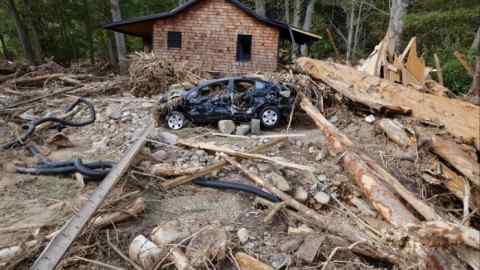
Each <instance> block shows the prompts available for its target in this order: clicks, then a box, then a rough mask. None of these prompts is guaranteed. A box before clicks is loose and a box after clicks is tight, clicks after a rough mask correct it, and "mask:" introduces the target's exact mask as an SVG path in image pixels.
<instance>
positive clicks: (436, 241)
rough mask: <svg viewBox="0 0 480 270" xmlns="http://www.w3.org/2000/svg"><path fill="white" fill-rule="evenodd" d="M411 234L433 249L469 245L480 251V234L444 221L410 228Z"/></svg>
mask: <svg viewBox="0 0 480 270" xmlns="http://www.w3.org/2000/svg"><path fill="white" fill-rule="evenodd" d="M408 229H409V231H410V232H414V233H415V234H416V235H417V236H418V237H420V238H421V239H422V242H427V243H428V245H429V246H433V247H448V246H451V245H467V246H469V247H472V248H475V249H480V232H479V231H477V230H475V229H473V228H471V227H467V226H462V225H458V224H453V223H447V222H442V221H432V222H426V223H422V224H420V225H412V226H408Z"/></svg>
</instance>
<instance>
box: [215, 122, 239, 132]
mask: <svg viewBox="0 0 480 270" xmlns="http://www.w3.org/2000/svg"><path fill="white" fill-rule="evenodd" d="M218 129H219V130H220V132H221V133H223V134H232V133H233V132H234V131H235V122H233V121H232V120H221V121H218Z"/></svg>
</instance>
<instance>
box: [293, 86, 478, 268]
mask: <svg viewBox="0 0 480 270" xmlns="http://www.w3.org/2000/svg"><path fill="white" fill-rule="evenodd" d="M300 106H301V107H302V109H303V110H304V111H305V112H306V113H307V114H308V115H309V116H310V117H311V118H312V119H313V120H314V122H315V123H316V124H317V126H318V128H319V129H320V130H321V131H322V132H323V133H324V135H325V136H326V137H327V142H328V143H329V146H330V148H332V149H333V152H337V153H343V154H342V158H341V159H340V162H341V163H342V165H343V167H344V169H345V170H346V171H348V172H349V173H350V174H351V175H352V177H353V178H354V179H355V181H356V183H357V185H358V186H359V187H360V188H361V189H362V191H363V192H364V194H365V196H366V197H367V198H368V199H369V201H370V202H371V204H372V205H373V206H374V208H375V209H377V211H378V212H379V213H380V214H381V215H382V217H383V218H384V219H385V220H386V221H387V222H388V223H390V224H392V225H394V226H401V227H404V226H407V225H411V224H416V223H418V222H419V220H418V219H417V218H416V217H415V216H414V215H413V214H412V213H411V212H410V211H409V210H408V209H407V208H406V207H405V205H403V204H402V203H401V201H400V200H399V199H398V198H396V197H395V195H394V194H393V193H392V192H391V191H390V190H389V188H388V187H387V186H385V184H384V183H385V182H386V183H389V184H390V185H391V186H392V188H394V189H395V190H396V191H397V193H398V194H399V195H401V196H402V198H404V199H405V200H406V201H407V202H409V203H410V205H411V206H412V207H414V208H415V209H416V210H417V211H418V212H419V213H422V214H423V215H424V216H425V217H426V218H427V219H438V215H437V214H436V213H435V211H434V210H433V209H431V208H430V207H429V206H428V205H426V204H425V203H423V202H422V201H420V200H419V199H417V198H416V197H415V196H414V195H413V194H411V193H410V192H408V190H406V189H405V187H403V186H402V185H401V184H400V182H399V181H398V180H396V179H395V177H393V176H392V175H391V174H389V173H388V172H387V171H386V170H385V169H383V167H381V166H380V165H378V164H377V163H376V162H375V161H374V160H372V159H371V158H369V157H367V156H362V155H359V154H357V153H355V152H354V151H353V150H352V147H351V145H353V143H352V142H351V141H350V139H348V137H346V136H345V135H344V134H342V133H341V132H339V131H338V129H336V128H335V127H334V126H333V125H332V124H330V123H329V122H328V121H327V119H325V117H323V115H322V114H321V113H320V112H319V111H318V110H317V109H316V108H315V107H314V106H313V104H312V103H311V102H310V100H308V98H306V97H305V96H303V97H302V101H301V103H300ZM340 141H346V145H343V144H341V143H339V142H340ZM416 253H417V255H419V256H420V258H423V260H424V261H425V262H426V264H427V267H429V268H428V269H445V270H447V269H454V268H458V269H465V268H464V267H463V266H462V265H461V263H460V262H458V261H457V259H456V258H455V257H454V256H452V255H450V254H446V253H444V252H442V251H441V250H433V249H429V248H426V247H425V246H422V245H419V246H418V251H417V252H416ZM462 259H464V260H466V261H467V263H468V264H469V265H474V264H475V262H470V261H468V258H462Z"/></svg>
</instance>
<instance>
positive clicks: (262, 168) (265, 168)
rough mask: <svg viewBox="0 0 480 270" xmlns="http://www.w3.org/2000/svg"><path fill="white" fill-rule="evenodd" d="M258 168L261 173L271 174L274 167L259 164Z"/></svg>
mask: <svg viewBox="0 0 480 270" xmlns="http://www.w3.org/2000/svg"><path fill="white" fill-rule="evenodd" d="M257 168H258V170H259V171H260V172H263V173H264V172H269V171H271V170H272V166H270V165H269V164H265V163H258V164H257Z"/></svg>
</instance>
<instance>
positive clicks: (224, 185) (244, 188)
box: [193, 178, 281, 203]
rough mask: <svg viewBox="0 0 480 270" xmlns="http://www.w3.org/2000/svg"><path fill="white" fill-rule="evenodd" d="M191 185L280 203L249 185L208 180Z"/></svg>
mask: <svg viewBox="0 0 480 270" xmlns="http://www.w3.org/2000/svg"><path fill="white" fill-rule="evenodd" d="M193 183H194V184H195V185H197V186H200V187H207V188H214V189H219V190H235V191H241V192H246V193H250V194H254V195H256V196H258V197H260V198H264V199H266V200H269V201H271V202H273V203H279V202H281V200H280V198H278V197H277V196H275V195H273V194H271V193H268V192H265V191H263V190H261V189H259V188H257V187H255V186H250V185H244V184H240V183H234V182H225V181H217V180H208V179H206V178H199V179H197V180H195V181H193Z"/></svg>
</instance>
